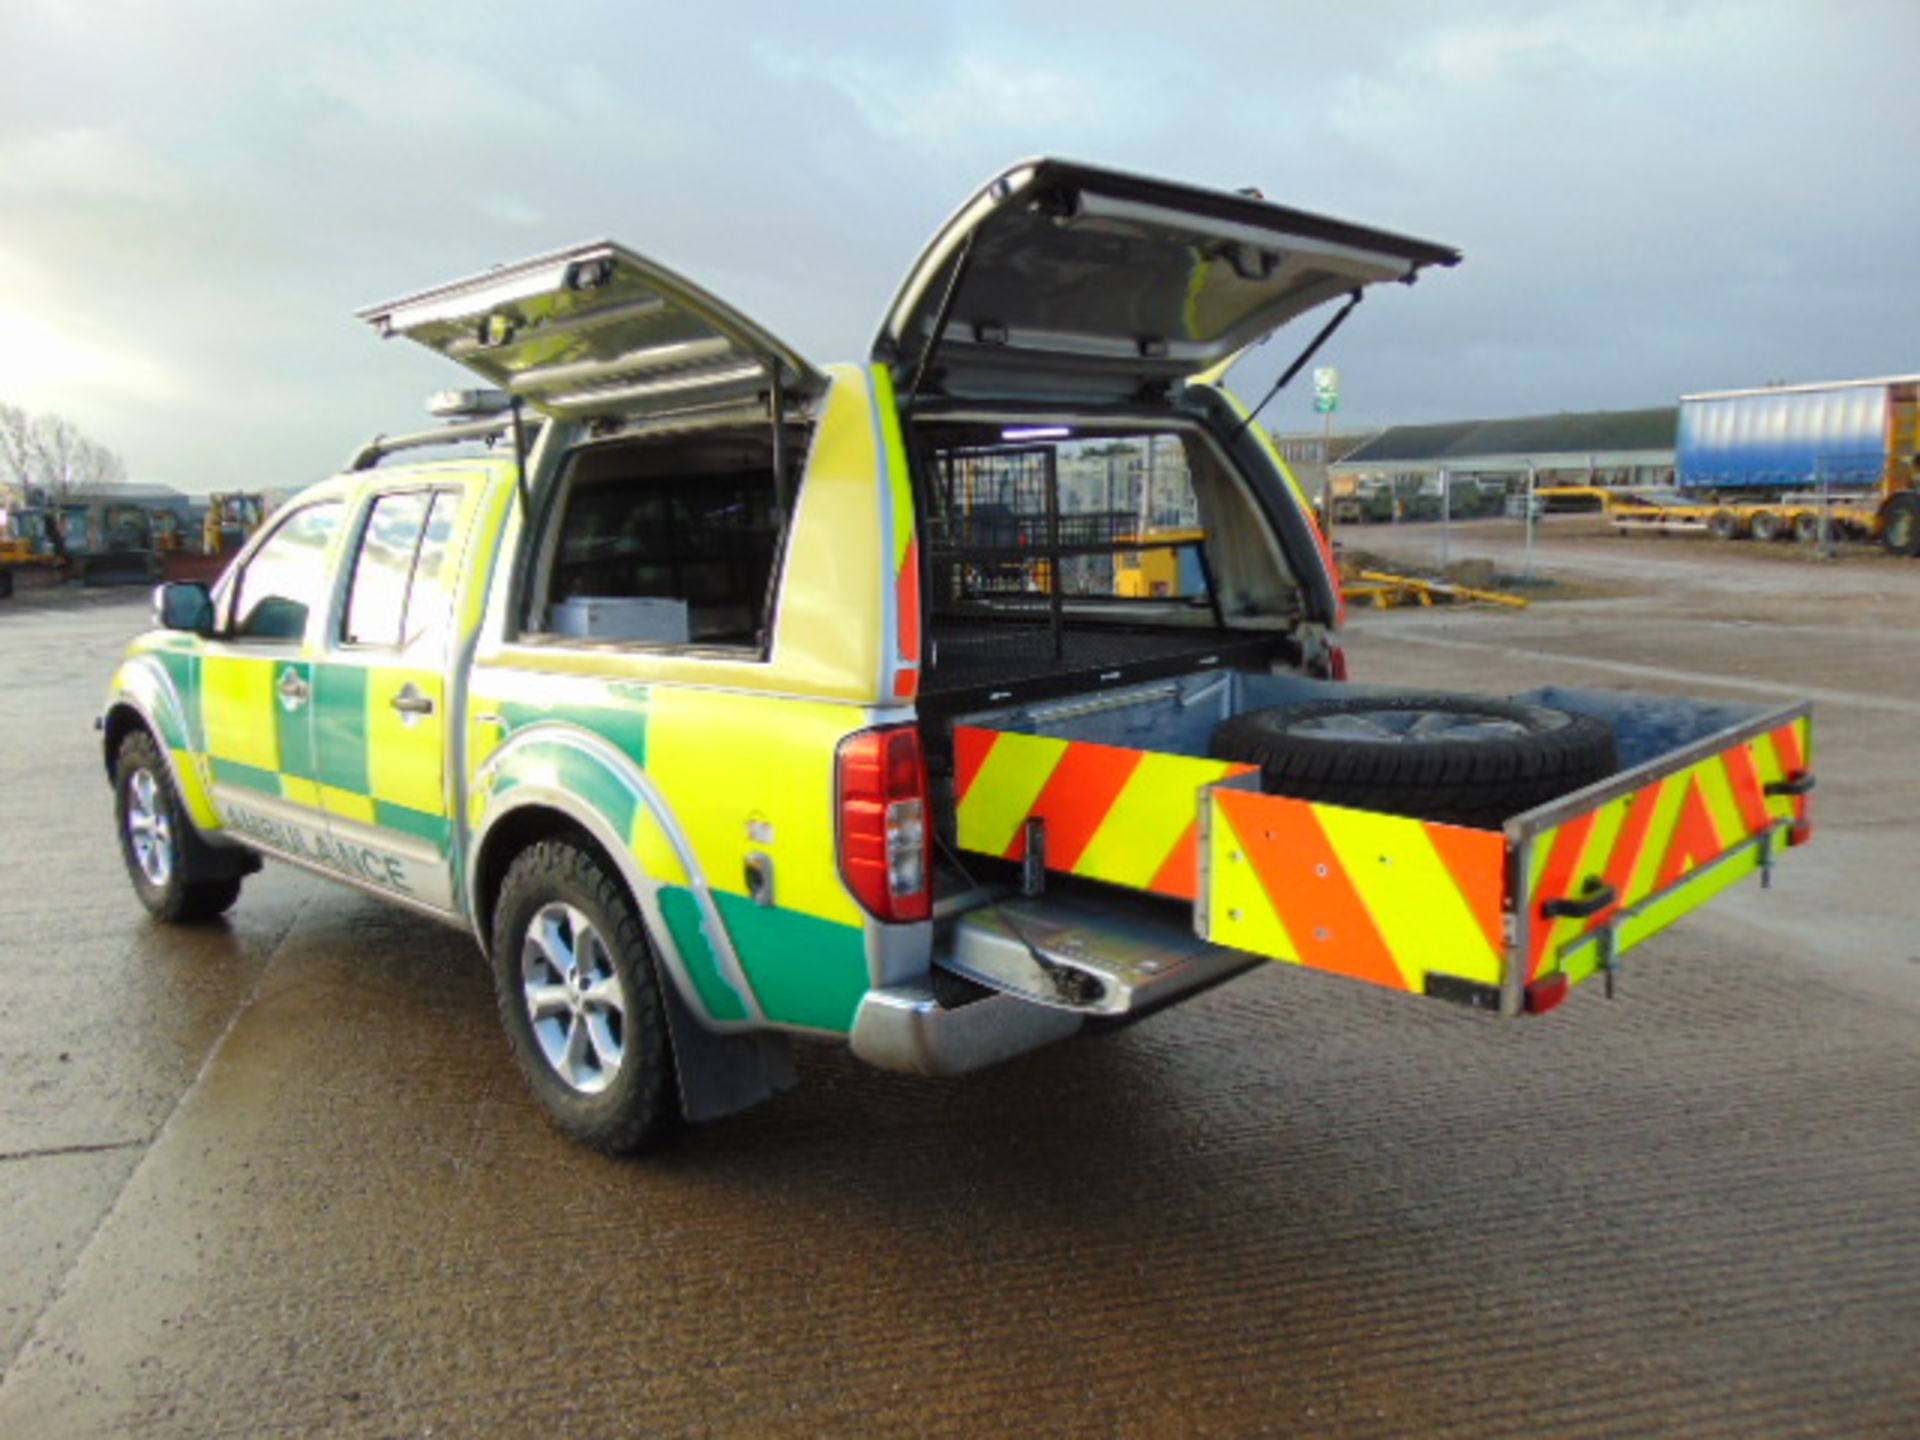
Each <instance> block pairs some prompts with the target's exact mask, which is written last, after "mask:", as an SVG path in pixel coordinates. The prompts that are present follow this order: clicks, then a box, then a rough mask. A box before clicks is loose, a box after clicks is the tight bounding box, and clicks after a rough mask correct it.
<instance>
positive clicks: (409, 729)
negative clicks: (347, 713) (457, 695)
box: [367, 666, 447, 815]
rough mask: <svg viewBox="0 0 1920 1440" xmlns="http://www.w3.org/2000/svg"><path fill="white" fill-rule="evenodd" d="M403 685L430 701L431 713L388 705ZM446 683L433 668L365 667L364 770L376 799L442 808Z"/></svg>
mask: <svg viewBox="0 0 1920 1440" xmlns="http://www.w3.org/2000/svg"><path fill="white" fill-rule="evenodd" d="M408 685H412V686H413V688H414V689H415V690H416V691H418V692H419V693H420V694H421V695H423V696H425V697H426V698H427V699H428V700H430V701H432V702H433V710H432V712H431V713H430V714H425V715H417V716H407V715H404V714H402V713H401V712H400V711H398V710H395V709H394V708H393V702H394V698H395V697H396V696H397V695H399V693H400V692H401V691H402V690H403V689H405V688H406V687H407V686H408ZM445 688H446V687H445V685H444V683H443V682H442V680H441V678H440V675H439V672H438V671H434V670H419V669H409V668H403V667H400V666H379V667H374V668H372V669H370V670H369V671H368V674H367V776H368V780H369V781H370V783H371V785H372V788H373V795H374V798H375V799H377V800H384V801H386V802H387V803H388V804H390V805H404V806H406V807H407V808H408V809H409V810H420V811H424V812H425V813H426V814H429V815H444V814H446V813H447V802H446V782H445V779H444V778H443V776H442V773H441V769H442V763H441V762H442V759H443V757H444V754H445V745H446V719H445V716H446V706H445V699H446V697H445V695H444V693H443V692H444V690H445ZM409 719H411V720H412V723H411V724H409V723H407V722H408V720H409Z"/></svg>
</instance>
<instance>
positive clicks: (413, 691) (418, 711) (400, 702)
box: [393, 680, 433, 719]
mask: <svg viewBox="0 0 1920 1440" xmlns="http://www.w3.org/2000/svg"><path fill="white" fill-rule="evenodd" d="M393 708H394V709H396V710H398V711H399V712H400V713H401V714H402V715H405V716H407V717H408V718H409V719H411V718H412V717H414V716H416V715H431V714H432V713H433V697H432V696H431V695H422V694H421V693H420V690H419V688H418V687H417V686H415V685H414V683H413V682H412V681H411V680H409V681H408V682H407V683H406V684H404V685H402V686H401V687H400V693H399V694H398V695H395V696H394V697H393Z"/></svg>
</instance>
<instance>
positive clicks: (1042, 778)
mask: <svg viewBox="0 0 1920 1440" xmlns="http://www.w3.org/2000/svg"><path fill="white" fill-rule="evenodd" d="M1066 749H1067V742H1066V741H1065V740H1056V739H1052V738H1049V737H1047V736H1044V735H1006V734H1003V735H1000V736H997V737H996V738H995V739H994V741H993V746H992V748H991V749H989V750H988V751H987V758H986V759H985V760H983V761H981V762H980V768H979V770H978V771H977V772H976V773H975V774H974V777H973V783H972V784H970V785H969V786H968V787H967V793H966V794H965V795H964V796H962V797H961V800H960V804H959V807H958V811H957V813H956V815H955V824H956V828H957V830H958V835H959V843H960V848H961V849H963V850H974V851H977V852H979V853H980V854H982V855H1000V854H1004V853H1005V852H1006V849H1007V847H1008V846H1009V845H1011V844H1012V843H1013V837H1014V836H1015V835H1016V834H1018V833H1019V830H1020V822H1021V821H1022V820H1025V819H1026V818H1027V815H1028V813H1029V812H1030V811H1031V810H1032V809H1033V802H1034V801H1036V800H1038V799H1039V798H1040V792H1041V791H1042V790H1043V789H1045V788H1046V784H1047V779H1048V777H1049V776H1051V775H1052V774H1053V769H1054V766H1056V765H1058V764H1059V763H1060V757H1061V756H1062V755H1063V754H1065V753H1066Z"/></svg>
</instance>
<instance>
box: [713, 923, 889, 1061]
mask: <svg viewBox="0 0 1920 1440" xmlns="http://www.w3.org/2000/svg"><path fill="white" fill-rule="evenodd" d="M713 900H714V904H715V905H717V906H718V907H719V909H720V919H721V921H722V922H723V923H724V924H725V925H726V927H727V934H728V935H729V936H730V937H731V938H732V940H733V949H734V953H735V954H737V955H738V956H739V957H740V964H741V965H742V967H744V968H745V970H746V972H747V978H748V979H749V980H751V981H752V982H753V993H754V994H755V995H757V996H759V997H760V1007H761V1008H762V1009H763V1010H765V1011H766V1013H767V1018H768V1019H769V1020H778V1021H784V1022H785V1023H787V1024H789V1025H807V1026H811V1027H812V1028H814V1029H816V1030H831V1031H836V1032H838V1033H841V1034H845V1033H846V1032H847V1031H849V1030H851V1029H852V1028H853V1012H854V1011H855V1010H856V1009H858V1008H859V1005H860V997H861V996H863V995H864V994H866V991H867V945H866V937H865V936H864V935H863V934H862V933H861V930H860V927H859V926H857V925H840V924H836V923H835V922H834V921H831V920H822V919H819V918H818V917H817V916H813V915H802V914H801V913H800V912H799V911H797V910H782V909H779V908H777V907H772V906H764V905H759V904H756V903H755V902H754V901H752V900H749V899H747V897H746V896H744V895H733V894H729V893H728V892H727V891H724V890H716V891H714V892H713Z"/></svg>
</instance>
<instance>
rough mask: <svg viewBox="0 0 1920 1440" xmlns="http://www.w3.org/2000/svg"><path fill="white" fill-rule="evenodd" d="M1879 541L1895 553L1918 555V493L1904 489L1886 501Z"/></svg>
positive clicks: (1919, 516) (1919, 534)
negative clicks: (1904, 490)
mask: <svg viewBox="0 0 1920 1440" xmlns="http://www.w3.org/2000/svg"><path fill="white" fill-rule="evenodd" d="M1880 543H1881V544H1882V545H1884V546H1886V548H1887V549H1888V551H1889V552H1891V553H1892V554H1895V555H1908V556H1912V555H1920V494H1916V493H1914V492H1912V491H1906V492H1903V493H1901V494H1899V495H1895V496H1894V497H1893V498H1892V499H1890V500H1889V501H1887V514H1886V519H1885V520H1884V521H1883V522H1882V524H1881V526H1880Z"/></svg>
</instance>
